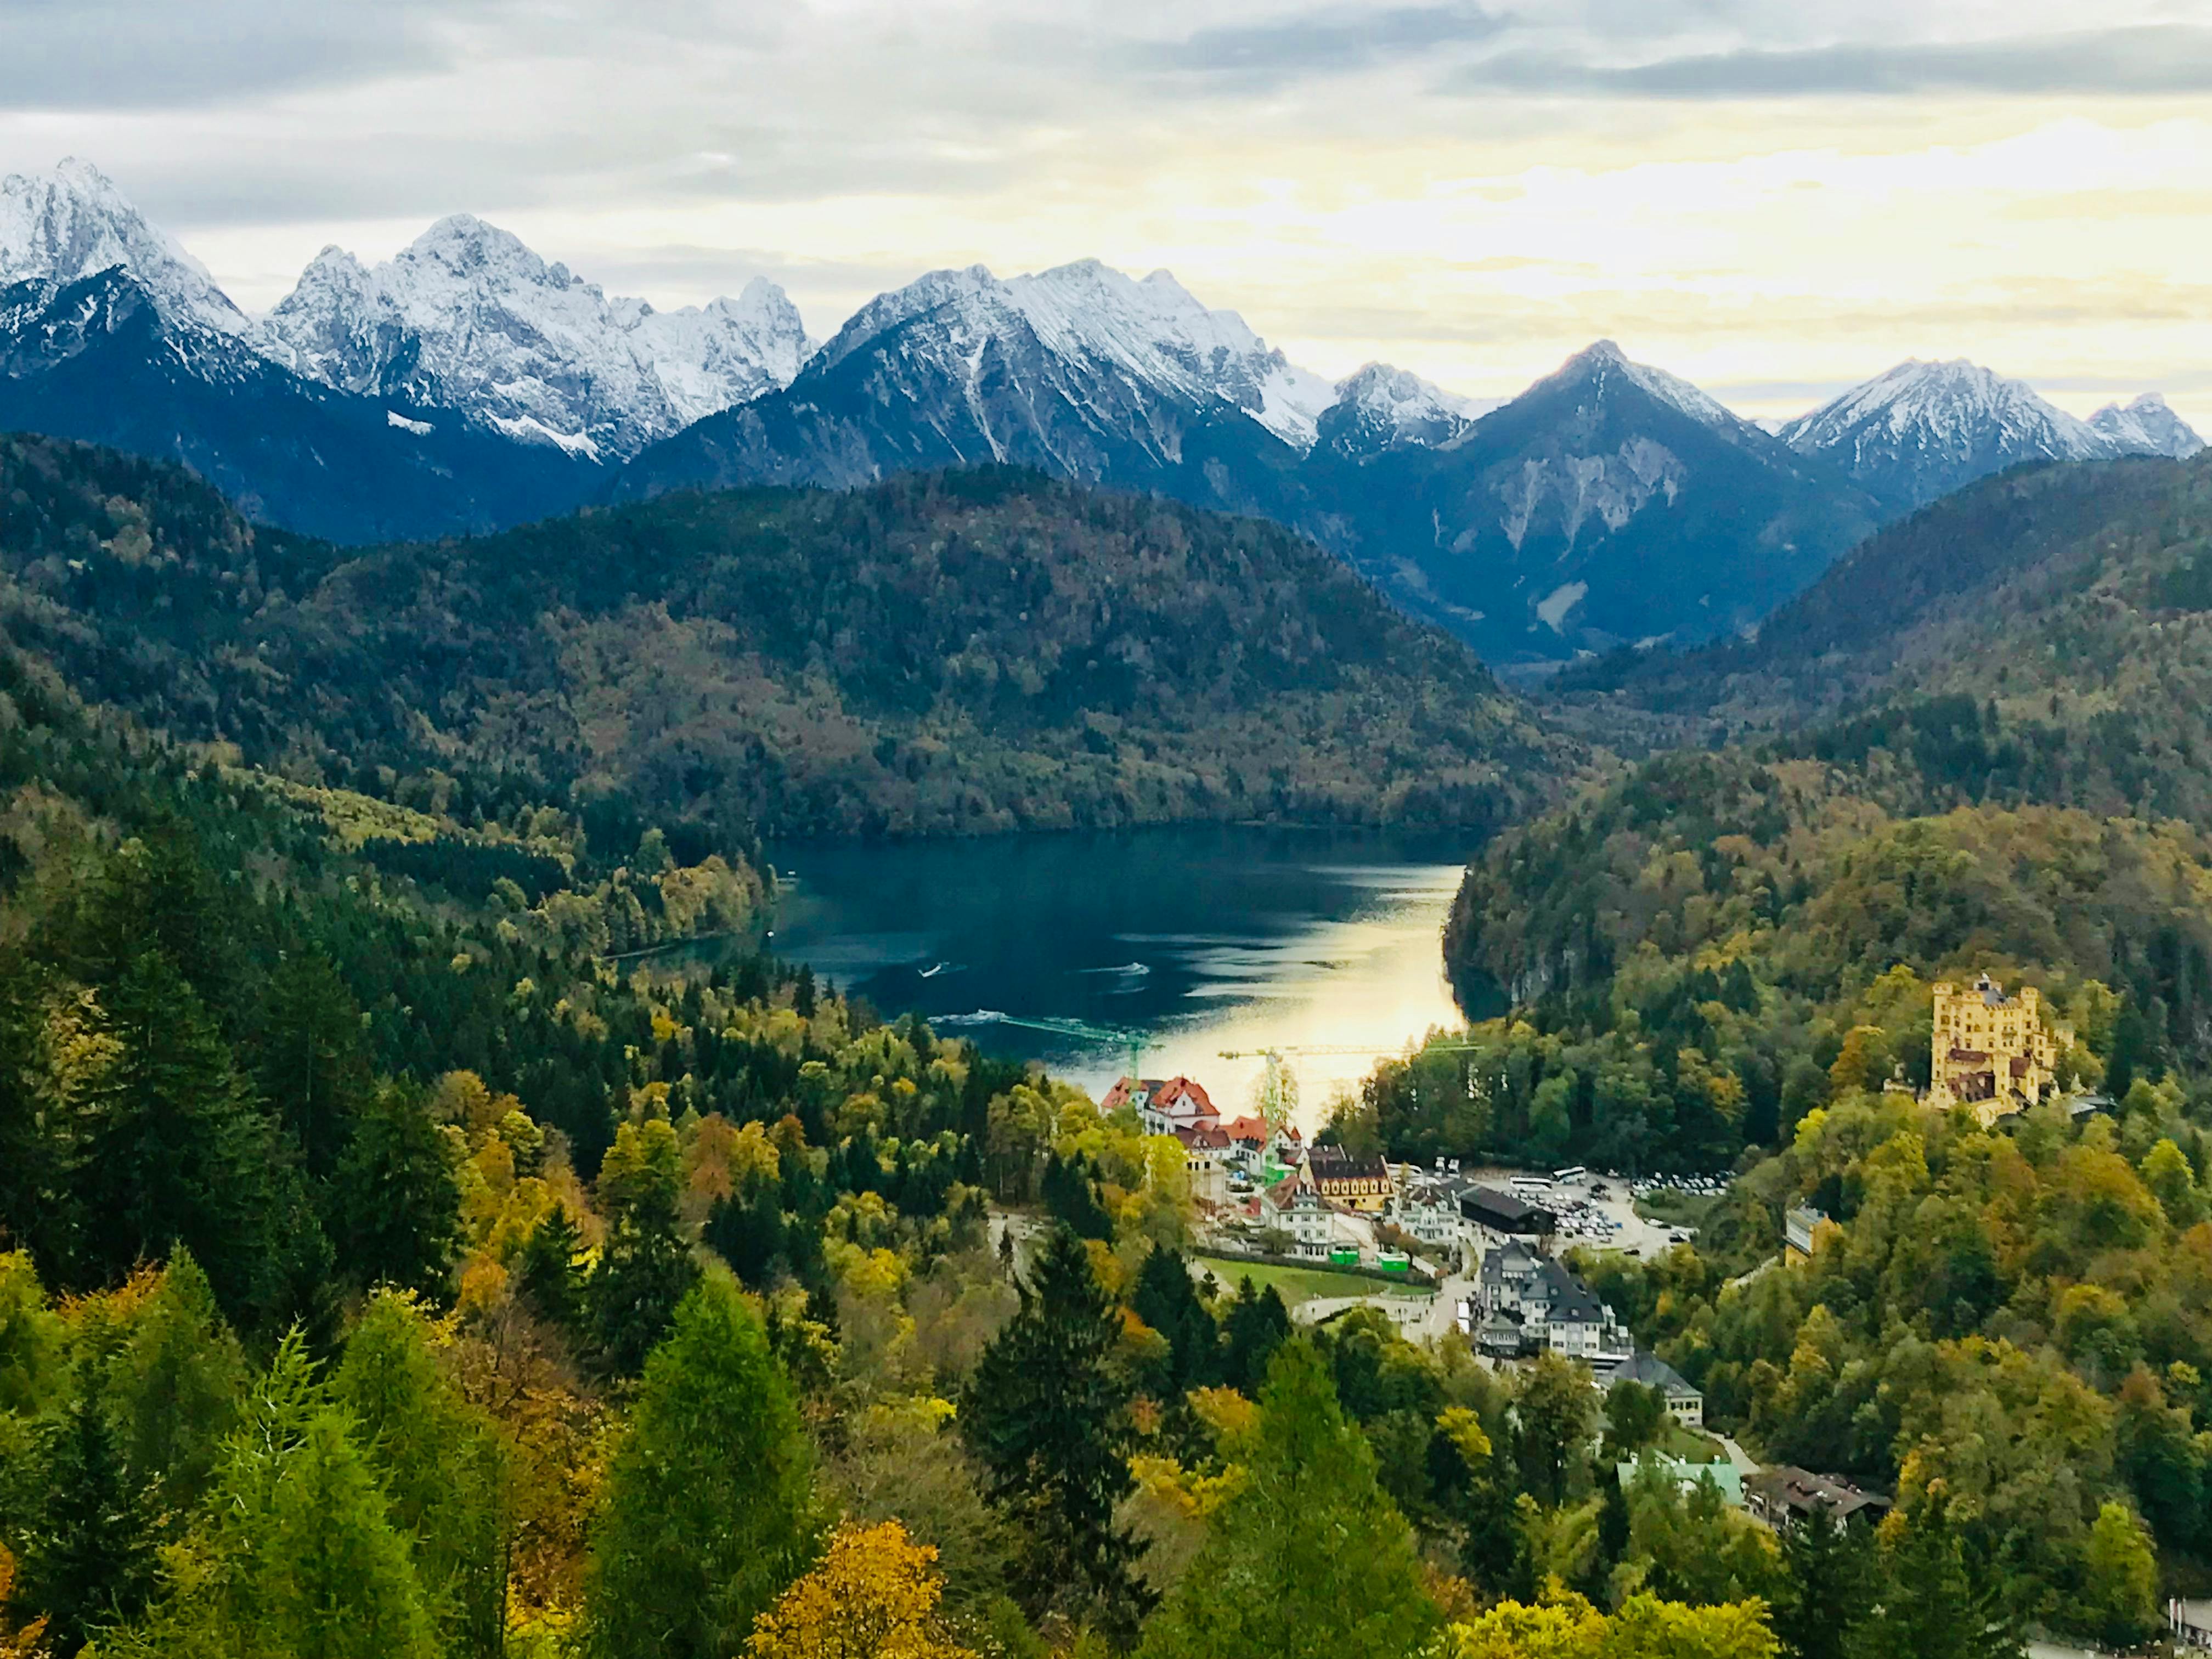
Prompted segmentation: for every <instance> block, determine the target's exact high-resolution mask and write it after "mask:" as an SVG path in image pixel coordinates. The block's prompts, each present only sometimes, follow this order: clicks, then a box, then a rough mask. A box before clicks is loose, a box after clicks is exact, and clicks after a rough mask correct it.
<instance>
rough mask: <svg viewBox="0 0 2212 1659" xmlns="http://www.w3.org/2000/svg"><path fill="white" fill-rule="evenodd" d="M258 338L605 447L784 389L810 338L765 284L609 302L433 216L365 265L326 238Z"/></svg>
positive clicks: (289, 357) (344, 374)
mask: <svg viewBox="0 0 2212 1659" xmlns="http://www.w3.org/2000/svg"><path fill="white" fill-rule="evenodd" d="M260 337H261V339H262V342H263V343H264V349H267V350H268V351H269V352H270V356H274V357H276V359H277V360H278V361H280V362H284V363H286V364H287V365H288V366H289V367H291V368H294V369H295V370H296V371H297V372H298V373H300V374H305V375H307V376H308V377H310V378H312V379H314V380H321V381H323V382H324V383H325V384H326V385H329V386H337V387H340V388H342V389H344V390H347V391H351V392H363V393H367V394H369V395H372V396H385V397H405V398H409V399H410V401H412V402H415V403H417V404H423V405H426V406H429V407H434V408H445V409H451V410H455V411H456V412H458V413H459V414H461V415H463V416H466V417H467V418H469V419H471V421H473V422H477V424H480V425H483V426H486V427H489V428H493V429H495V430H497V431H501V432H504V433H506V434H507V435H509V436H512V437H516V438H521V439H525V440H527V441H537V442H549V443H554V444H557V445H559V446H560V447H562V448H564V449H568V450H570V451H571V452H573V453H586V454H597V455H605V456H610V457H623V456H628V455H632V454H635V453H637V451H639V450H640V449H641V448H643V447H645V446H646V445H647V444H648V443H651V442H653V441H654V440H656V439H659V438H662V437H665V436H667V435H669V434H670V433H671V432H674V431H677V430H678V429H679V428H682V427H684V426H688V425H689V424H690V422H693V421H695V420H697V419H699V418H701V417H702V416H706V415H709V414H712V413H714V411H715V410H721V409H726V408H727V407H729V406H730V405H731V404H737V403H743V402H745V401H747V400H748V399H750V398H756V397H758V396H760V395H761V394H762V393H763V392H773V391H776V390H778V389H780V388H781V387H782V386H787V385H788V384H790V382H791V380H792V379H793V377H794V376H795V375H796V374H798V372H799V365H800V364H801V363H802V362H804V361H805V357H806V355H807V352H808V351H809V349H811V343H810V342H809V341H808V340H807V338H806V333H805V329H804V327H803V326H802V325H801V324H800V321H799V313H798V310H797V309H796V308H795V307H793V305H792V303H791V301H789V299H788V298H787V297H786V296H785V295H784V293H783V290H782V289H780V288H777V287H776V286H775V284H773V283H768V282H765V281H763V280H761V279H758V278H756V279H755V280H754V281H753V282H752V283H750V284H748V285H747V286H746V288H745V289H744V292H743V293H742V294H741V295H738V297H737V298H735V299H720V300H716V301H714V302H713V303H712V304H711V305H708V306H707V307H703V308H702V307H686V308H684V309H683V310H681V311H673V312H658V311H655V310H654V309H653V307H651V306H649V305H647V303H646V302H645V301H642V300H623V299H615V300H610V299H609V298H608V297H607V295H605V292H604V291H603V290H602V289H599V287H598V286H597V285H596V284H594V283H587V282H585V281H584V280H583V279H582V278H581V277H580V276H576V275H575V274H574V273H573V272H572V271H570V270H568V267H567V266H566V265H563V264H548V263H547V262H546V261H545V260H544V259H542V258H539V257H538V255H537V254H536V253H534V252H532V251H531V250H530V249H529V248H528V247H527V246H525V245H524V244H523V242H522V241H521V240H520V238H518V237H516V236H514V235H513V234H510V233H509V232H507V231H504V230H501V229H500V228H497V227H496V226H493V225H489V224H486V223H485V222H483V220H481V219H477V218H476V217H474V216H471V215H468V214H456V215H454V216H452V217H450V218H446V219H441V220H440V221H439V222H437V223H436V224H435V225H433V226H431V227H430V228H429V229H428V230H427V231H425V232H423V234H422V235H421V236H419V237H417V238H416V240H415V241H414V242H412V243H411V244H410V245H409V246H407V247H405V248H403V249H402V250H401V251H400V252H399V253H398V255H396V256H395V257H394V258H392V259H390V260H388V261H386V263H385V264H380V265H378V266H376V267H375V268H374V270H371V269H368V268H366V267H364V266H363V265H362V264H361V262H360V261H359V260H357V259H356V258H354V257H353V256H352V255H351V254H349V253H347V252H344V251H343V250H342V249H338V248H325V250H324V251H323V252H321V253H320V254H319V255H317V256H316V258H315V259H314V261H313V263H312V264H309V265H308V267H307V270H306V271H305V272H304V273H302V275H301V279H300V283H299V285H298V287H296V288H295V289H294V290H293V291H292V293H291V294H290V295H287V296H286V297H285V299H284V300H283V301H282V302H280V303H279V304H278V305H277V306H276V308H275V309H274V310H273V311H271V312H270V313H269V315H268V317H267V318H266V319H264V321H263V323H262V325H261V329H260Z"/></svg>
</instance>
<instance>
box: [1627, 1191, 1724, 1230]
mask: <svg viewBox="0 0 2212 1659" xmlns="http://www.w3.org/2000/svg"><path fill="white" fill-rule="evenodd" d="M1719 1202H1720V1200H1719V1199H1718V1198H1707V1197H1705V1196H1704V1195H1702V1194H1697V1193H1678V1192H1674V1191H1673V1190H1671V1189H1669V1188H1661V1189H1660V1190H1659V1191H1657V1192H1655V1193H1646V1194H1644V1196H1643V1197H1641V1198H1639V1199H1638V1200H1636V1213H1637V1214H1638V1215H1640V1216H1642V1217H1643V1218H1644V1219H1645V1220H1646V1221H1657V1222H1663V1223H1664V1224H1665V1225H1668V1226H1669V1227H1703V1226H1704V1225H1705V1218H1706V1217H1707V1216H1709V1215H1711V1213H1712V1212H1713V1206H1715V1205H1717V1204H1718V1203H1719Z"/></svg>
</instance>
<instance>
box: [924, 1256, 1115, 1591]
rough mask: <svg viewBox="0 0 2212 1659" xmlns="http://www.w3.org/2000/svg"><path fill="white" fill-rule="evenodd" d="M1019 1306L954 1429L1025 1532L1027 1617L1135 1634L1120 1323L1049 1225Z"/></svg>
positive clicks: (1086, 1260) (993, 1345) (1085, 1262)
mask: <svg viewBox="0 0 2212 1659" xmlns="http://www.w3.org/2000/svg"><path fill="white" fill-rule="evenodd" d="M1032 1276H1033V1280H1034V1282H1033V1283H1032V1284H1030V1285H1020V1286H1019V1287H1018V1288H1019V1289H1020V1291H1021V1308H1020V1310H1019V1311H1018V1312H1017V1313H1016V1314H1015V1315H1014V1316H1013V1318H1012V1320H1011V1321H1009V1322H1007V1324H1006V1328H1004V1329H1002V1330H1001V1331H1000V1333H999V1334H997V1335H996V1336H994V1338H992V1340H991V1341H990V1343H989V1345H988V1346H986V1347H985V1349H984V1350H983V1355H982V1358H981V1360H980V1361H979V1362H978V1363H977V1364H976V1367H975V1376H974V1377H973V1379H972V1380H971V1381H970V1383H969V1389H968V1393H967V1396H966V1400H965V1401H964V1403H963V1406H962V1407H961V1412H960V1419H959V1420H960V1424H961V1426H962V1428H963V1431H964V1432H965V1433H966V1435H967V1437H968V1442H969V1446H970V1447H971V1448H973V1449H974V1450H975V1454H976V1455H977V1456H978V1457H979V1458H981V1461H982V1462H983V1465H984V1467H985V1468H987V1470H988V1471H989V1473H990V1477H991V1494H992V1496H993V1497H994V1498H996V1499H997V1500H999V1501H1000V1503H1002V1504H1006V1505H1008V1506H1009V1507H1010V1508H1011V1509H1012V1510H1013V1511H1014V1512H1015V1516H1016V1518H1017V1521H1018V1524H1019V1525H1020V1526H1021V1528H1022V1529H1023V1532H1024V1540H1025V1547H1026V1549H1027V1552H1028V1555H1029V1562H1028V1571H1027V1572H1026V1573H1025V1575H1024V1584H1025V1589H1026V1590H1027V1594H1028V1599H1029V1601H1030V1605H1031V1607H1032V1610H1033V1611H1036V1612H1040V1613H1041V1612H1042V1611H1044V1610H1047V1609H1048V1608H1051V1607H1062V1608H1067V1607H1074V1608H1076V1609H1078V1610H1080V1609H1081V1608H1082V1607H1084V1606H1085V1604H1086V1603H1087V1604H1090V1605H1091V1606H1093V1607H1095V1608H1096V1609H1097V1612H1098V1613H1099V1614H1100V1615H1101V1617H1102V1618H1103V1620H1104V1622H1105V1623H1106V1625H1107V1626H1108V1627H1109V1629H1113V1630H1115V1631H1116V1632H1121V1633H1122V1634H1124V1635H1127V1634H1129V1633H1132V1632H1133V1631H1134V1630H1135V1627H1136V1624H1137V1621H1138V1620H1139V1618H1140V1617H1141V1616H1142V1614H1143V1613H1144V1612H1145V1610H1146V1603H1147V1601H1148V1600H1149V1597H1148V1595H1147V1593H1146V1591H1145V1589H1143V1587H1142V1586H1141V1585H1140V1584H1139V1583H1138V1582H1137V1579H1136V1578H1135V1577H1134V1575H1133V1571H1132V1568H1133V1565H1134V1563H1135V1561H1136V1559H1137V1557H1138V1555H1139V1553H1141V1551H1142V1548H1143V1546H1141V1545H1140V1544H1139V1543H1138V1542H1137V1541H1135V1540H1134V1539H1133V1538H1132V1537H1130V1536H1129V1534H1127V1533H1125V1532H1122V1531H1120V1530H1118V1529H1117V1528H1115V1524H1114V1510H1115V1505H1116V1504H1119V1503H1120V1502H1121V1499H1122V1498H1125V1497H1127V1495H1128V1494H1129V1492H1132V1491H1133V1490H1134V1488H1135V1483H1134V1481H1133V1480H1132V1479H1131V1478H1130V1474H1129V1468H1128V1462H1127V1438H1128V1431H1127V1425H1126V1424H1125V1422H1124V1421H1123V1416H1124V1413H1125V1410H1126V1408H1127V1405H1128V1401H1129V1395H1128V1389H1127V1383H1125V1382H1123V1381H1122V1379H1121V1376H1119V1375H1118V1374H1117V1372H1116V1370H1115V1367H1114V1365H1113V1364H1112V1359H1111V1357H1112V1354H1113V1352H1114V1348H1115V1343H1116V1342H1117V1340H1119V1337H1120V1333H1121V1322H1120V1321H1119V1319H1118V1318H1117V1317H1116V1316H1115V1307H1114V1302H1113V1298H1112V1297H1109V1296H1108V1295H1107V1294H1106V1291H1105V1289H1104V1288H1103V1286H1102V1285H1100V1284H1099V1282H1098V1278H1097V1274H1096V1273H1094V1272H1093V1271H1092V1270H1091V1255H1090V1251H1089V1249H1087V1248H1086V1247H1085V1244H1084V1242H1083V1241H1082V1240H1081V1239H1079V1238H1078V1237H1076V1236H1075V1235H1074V1234H1073V1232H1071V1231H1068V1229H1066V1227H1055V1228H1054V1229H1053V1231H1051V1232H1050V1233H1048V1235H1047V1236H1046V1237H1045V1240H1044V1243H1043V1246H1042V1249H1040V1250H1039V1251H1038V1252H1037V1255H1036V1261H1035V1266H1034V1267H1033V1270H1032Z"/></svg>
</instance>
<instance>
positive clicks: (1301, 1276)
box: [1191, 1255, 1431, 1308]
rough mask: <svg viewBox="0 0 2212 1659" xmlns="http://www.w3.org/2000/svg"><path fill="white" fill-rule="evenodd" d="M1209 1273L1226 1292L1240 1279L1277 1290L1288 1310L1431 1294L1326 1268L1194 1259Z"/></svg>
mask: <svg viewBox="0 0 2212 1659" xmlns="http://www.w3.org/2000/svg"><path fill="white" fill-rule="evenodd" d="M1191 1259H1192V1260H1193V1261H1195V1262H1196V1263H1197V1264H1198V1266H1199V1267H1201V1268H1203V1269H1204V1270H1205V1271H1206V1272H1207V1273H1212V1275H1213V1276H1214V1278H1215V1279H1217V1280H1218V1281H1219V1283H1220V1285H1221V1288H1222V1289H1223V1290H1225V1291H1233V1290H1235V1289H1236V1288H1237V1280H1238V1279H1250V1280H1251V1281H1252V1283H1253V1284H1254V1285H1256V1286H1258V1287H1259V1288H1261V1289H1262V1290H1265V1289H1266V1288H1267V1286H1268V1285H1273V1286H1274V1287H1275V1294H1276V1295H1278V1296H1279V1297H1282V1298H1283V1304H1284V1305H1285V1307H1291V1308H1295V1307H1297V1305H1298V1304H1299V1303H1301V1302H1311V1301H1313V1300H1314V1299H1315V1298H1316V1297H1339V1296H1427V1295H1430V1294H1431V1292H1430V1291H1424V1290H1421V1289H1419V1287H1417V1286H1415V1285H1392V1284H1389V1283H1388V1282H1387V1281H1385V1280H1383V1279H1370V1278H1368V1277H1367V1276H1366V1275H1364V1273H1331V1272H1329V1271H1328V1269H1327V1268H1326V1267H1276V1266H1274V1265H1273V1264H1272V1263H1270V1262H1264V1261H1228V1260H1226V1259H1225V1258H1223V1257H1221V1256H1218V1255H1200V1256H1194V1257H1192V1258H1191Z"/></svg>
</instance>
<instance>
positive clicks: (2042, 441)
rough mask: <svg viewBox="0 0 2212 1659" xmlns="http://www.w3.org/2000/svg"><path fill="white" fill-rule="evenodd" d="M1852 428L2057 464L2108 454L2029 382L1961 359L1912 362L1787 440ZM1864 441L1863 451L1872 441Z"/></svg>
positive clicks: (1816, 416)
mask: <svg viewBox="0 0 2212 1659" xmlns="http://www.w3.org/2000/svg"><path fill="white" fill-rule="evenodd" d="M1853 431H1858V432H1861V433H1862V434H1863V436H1862V437H1861V439H1860V440H1859V442H1860V443H1861V445H1862V447H1863V445H1864V443H1865V442H1866V441H1868V437H1867V436H1865V435H1871V434H1872V433H1881V434H1884V435H1887V436H1888V437H1889V438H1891V439H1893V440H1895V439H1905V438H1908V437H1909V438H1912V439H1915V440H1916V441H1918V442H1921V443H1923V444H1927V445H1935V446H1938V447H1942V448H1944V449H1946V450H1948V451H1951V452H1954V453H1964V452H1965V451H1966V450H1967V449H1969V448H1971V447H1974V446H1976V445H1978V444H1983V443H1986V442H1988V441H1990V440H1991V439H1992V438H1995V439H1996V441H2000V442H2002V443H2003V444H2005V445H2006V446H2008V447H2015V448H2019V449H2021V450H2022V451H2023V452H2024V453H2035V454H2041V455H2045V456H2047V457H2049V458H2050V459H2054V460H2084V459H2090V458H2093V457H2095V456H2098V455H2101V454H2105V453H2109V450H2108V446H2107V445H2106V442H2105V441H2104V440H2103V439H2102V438H2101V437H2100V435H2098V434H2097V433H2095V432H2093V431H2092V430H2091V429H2090V427H2089V425H2088V423H2087V422H2085V421H2081V420H2078V419H2076V418H2075V416H2071V415H2069V414H2068V413H2067V412H2066V411H2065V410H2063V409H2059V408H2057V407H2056V406H2055V405H2053V404H2049V403H2046V402H2045V401H2044V399H2043V398H2039V397H2038V396H2037V395H2036V393H2035V391H2034V389H2033V387H2032V386H2029V385H2028V384H2027V382H2026V381H2025V380H2008V379H2007V378H2006V377H2005V376H2003V375H2002V374H1997V373H1996V372H1995V371H1994V370H1992V369H1987V368H1983V367H1982V366H1981V365H1980V364H1978V363H1973V362H1967V361H1966V359H1965V358H1963V357H1955V358H1952V359H1950V360H1949V361H1948V362H1921V361H1920V360H1919V359H1917V358H1912V359H1909V360H1907V361H1906V362H1902V363H1899V364H1898V365H1897V367H1896V368H1892V369H1890V370H1888V371H1887V373H1885V374H1878V375H1876V376H1875V378H1874V379H1873V380H1869V381H1867V382H1866V383H1865V384H1864V385H1863V386H1854V387H1852V388H1851V389H1850V391H1848V392H1844V394H1843V395H1842V396H1841V397H1838V398H1833V399H1832V400H1831V401H1829V402H1828V403H1826V404H1822V405H1821V406H1820V408H1819V409H1816V410H1813V411H1812V412H1811V413H1810V414H1808V415H1803V416H1799V417H1798V418H1797V419H1796V420H1795V421H1792V422H1790V423H1789V425H1788V426H1786V427H1784V428H1783V436H1784V439H1786V440H1787V441H1789V442H1790V444H1791V445H1793V446H1794V447H1796V448H1798V449H1801V450H1808V449H1817V448H1824V447H1827V446H1828V444H1829V442H1830V441H1831V439H1832V436H1840V435H1843V434H1845V433H1849V432H1853Z"/></svg>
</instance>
